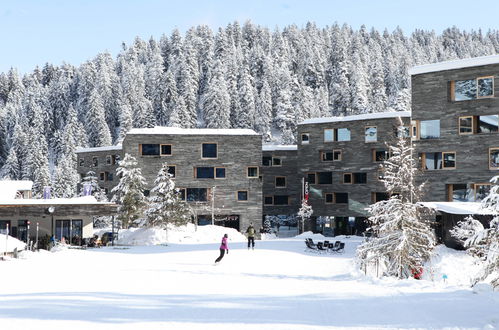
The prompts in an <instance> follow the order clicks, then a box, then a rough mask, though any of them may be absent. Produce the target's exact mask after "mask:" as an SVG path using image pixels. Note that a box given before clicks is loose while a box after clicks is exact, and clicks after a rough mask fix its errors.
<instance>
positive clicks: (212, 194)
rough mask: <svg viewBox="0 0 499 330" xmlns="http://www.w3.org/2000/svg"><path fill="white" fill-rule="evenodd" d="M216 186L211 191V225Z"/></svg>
mask: <svg viewBox="0 0 499 330" xmlns="http://www.w3.org/2000/svg"><path fill="white" fill-rule="evenodd" d="M216 187H217V186H213V190H212V191H211V224H212V225H214V224H215V188H216Z"/></svg>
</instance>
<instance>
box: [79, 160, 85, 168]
mask: <svg viewBox="0 0 499 330" xmlns="http://www.w3.org/2000/svg"><path fill="white" fill-rule="evenodd" d="M78 165H79V166H85V158H80V159H79V161H78Z"/></svg>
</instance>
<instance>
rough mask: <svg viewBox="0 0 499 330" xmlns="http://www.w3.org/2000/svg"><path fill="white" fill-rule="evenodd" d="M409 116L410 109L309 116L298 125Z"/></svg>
mask: <svg viewBox="0 0 499 330" xmlns="http://www.w3.org/2000/svg"><path fill="white" fill-rule="evenodd" d="M410 116H411V112H410V111H390V112H375V113H366V114H362V115H353V116H345V117H322V118H310V119H306V120H304V121H302V122H301V123H299V124H298V125H306V124H321V123H336V122H344V121H355V120H369V119H383V118H397V117H410Z"/></svg>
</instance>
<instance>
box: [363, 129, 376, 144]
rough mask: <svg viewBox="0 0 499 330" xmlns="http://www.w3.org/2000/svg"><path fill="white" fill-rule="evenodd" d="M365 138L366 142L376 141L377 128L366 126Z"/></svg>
mask: <svg viewBox="0 0 499 330" xmlns="http://www.w3.org/2000/svg"><path fill="white" fill-rule="evenodd" d="M365 138H366V142H376V141H378V128H377V127H376V126H366V129H365Z"/></svg>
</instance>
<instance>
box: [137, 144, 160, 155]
mask: <svg viewBox="0 0 499 330" xmlns="http://www.w3.org/2000/svg"><path fill="white" fill-rule="evenodd" d="M140 146H141V149H142V153H141V154H142V156H159V144H141V145H140Z"/></svg>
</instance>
